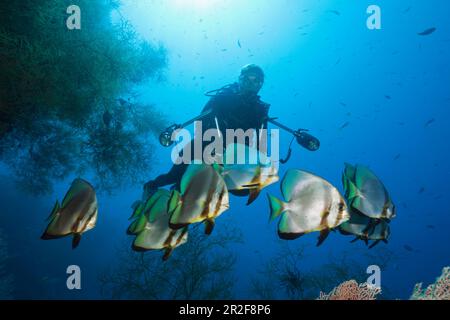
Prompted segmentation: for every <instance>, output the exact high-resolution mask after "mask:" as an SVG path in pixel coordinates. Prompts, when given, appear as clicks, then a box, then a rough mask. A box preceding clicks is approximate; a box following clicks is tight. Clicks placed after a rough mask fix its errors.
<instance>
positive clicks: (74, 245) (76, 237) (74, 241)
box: [72, 233, 81, 249]
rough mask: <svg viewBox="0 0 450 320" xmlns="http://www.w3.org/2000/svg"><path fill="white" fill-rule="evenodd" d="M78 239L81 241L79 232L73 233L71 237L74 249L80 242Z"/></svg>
mask: <svg viewBox="0 0 450 320" xmlns="http://www.w3.org/2000/svg"><path fill="white" fill-rule="evenodd" d="M80 241H81V233H74V234H73V239H72V249H75V248H76V247H78V245H79V244H80Z"/></svg>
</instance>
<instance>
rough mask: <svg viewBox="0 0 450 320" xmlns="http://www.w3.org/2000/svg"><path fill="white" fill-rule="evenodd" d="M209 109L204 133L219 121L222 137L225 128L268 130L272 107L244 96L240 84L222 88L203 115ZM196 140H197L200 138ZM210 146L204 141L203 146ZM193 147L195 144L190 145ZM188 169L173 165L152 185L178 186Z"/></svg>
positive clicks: (155, 186) (151, 184)
mask: <svg viewBox="0 0 450 320" xmlns="http://www.w3.org/2000/svg"><path fill="white" fill-rule="evenodd" d="M209 110H211V111H212V112H211V113H210V114H208V115H207V116H206V117H205V118H203V119H202V121H203V122H202V128H203V131H206V130H207V129H211V128H216V119H217V124H218V127H219V129H220V131H221V134H222V136H224V135H223V134H224V133H225V130H226V129H234V130H237V129H242V130H244V131H246V130H248V129H255V130H259V129H261V128H262V127H264V128H267V119H268V111H269V104H267V103H265V102H263V101H261V100H260V97H259V96H258V95H253V96H243V95H241V94H240V93H239V85H238V84H237V83H233V84H231V85H228V86H225V87H223V88H222V89H219V90H218V91H217V93H216V94H214V95H213V96H212V98H211V99H210V100H209V101H208V103H207V104H206V106H205V107H204V108H203V110H202V114H203V113H204V112H206V111H209ZM200 138H201V137H200ZM194 139H197V137H195V138H194ZM208 143H209V142H203V146H205V145H206V144H208ZM191 145H192V143H191V144H188V145H187V146H191ZM181 154H182V152H181V153H180V155H181ZM191 154H193V152H191ZM186 168H187V164H179V165H174V166H172V168H171V169H170V171H169V172H168V173H166V174H162V175H160V176H158V177H157V178H156V179H155V180H153V181H150V182H149V184H150V186H151V188H152V189H156V188H160V187H163V186H166V185H172V184H176V186H175V187H177V186H178V184H179V183H180V181H181V177H182V176H183V174H184V172H185V171H186Z"/></svg>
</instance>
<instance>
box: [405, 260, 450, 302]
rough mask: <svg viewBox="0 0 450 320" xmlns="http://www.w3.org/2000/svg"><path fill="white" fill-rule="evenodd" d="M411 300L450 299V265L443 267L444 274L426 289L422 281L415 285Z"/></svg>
mask: <svg viewBox="0 0 450 320" xmlns="http://www.w3.org/2000/svg"><path fill="white" fill-rule="evenodd" d="M410 299H411V300H450V267H445V268H444V269H442V274H441V276H440V277H439V278H437V279H436V282H435V283H433V284H431V285H429V286H428V287H427V288H426V289H425V290H424V289H422V283H418V284H416V286H415V287H414V291H413V294H412V296H411V298H410Z"/></svg>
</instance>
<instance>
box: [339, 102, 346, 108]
mask: <svg viewBox="0 0 450 320" xmlns="http://www.w3.org/2000/svg"><path fill="white" fill-rule="evenodd" d="M339 104H340V105H341V106H343V107H346V106H347V104H346V103H344V102H342V101H341V102H339Z"/></svg>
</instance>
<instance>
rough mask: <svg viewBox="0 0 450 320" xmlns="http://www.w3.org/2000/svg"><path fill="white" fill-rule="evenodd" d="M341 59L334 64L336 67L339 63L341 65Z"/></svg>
mask: <svg viewBox="0 0 450 320" xmlns="http://www.w3.org/2000/svg"><path fill="white" fill-rule="evenodd" d="M341 60H342V59H341V58H339V59H337V61H336V62H335V63H334V65H335V66H337V65H338V64H339V63H341Z"/></svg>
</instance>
